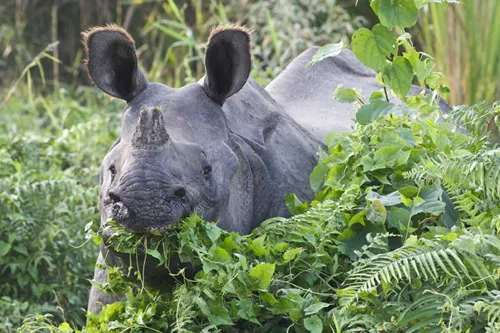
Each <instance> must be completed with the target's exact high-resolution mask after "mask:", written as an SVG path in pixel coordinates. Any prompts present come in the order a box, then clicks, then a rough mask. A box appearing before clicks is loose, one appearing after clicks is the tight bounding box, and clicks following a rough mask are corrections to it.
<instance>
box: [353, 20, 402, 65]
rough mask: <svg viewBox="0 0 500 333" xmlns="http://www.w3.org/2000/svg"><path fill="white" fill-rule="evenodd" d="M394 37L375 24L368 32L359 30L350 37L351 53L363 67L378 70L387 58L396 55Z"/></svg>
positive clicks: (362, 29) (363, 29) (387, 30)
mask: <svg viewBox="0 0 500 333" xmlns="http://www.w3.org/2000/svg"><path fill="white" fill-rule="evenodd" d="M396 45H397V41H396V37H395V36H394V34H393V33H392V31H390V30H389V29H387V28H386V27H384V26H382V25H380V24H377V25H375V26H374V27H373V30H372V31H370V30H368V29H366V28H361V29H359V30H357V31H356V32H354V34H353V35H352V51H353V52H354V54H355V55H356V57H357V58H358V59H359V61H361V62H362V63H363V64H364V65H365V66H367V67H370V68H371V69H374V70H380V69H382V68H383V67H384V65H385V64H386V63H387V57H388V56H390V55H391V54H396V52H397V49H396Z"/></svg>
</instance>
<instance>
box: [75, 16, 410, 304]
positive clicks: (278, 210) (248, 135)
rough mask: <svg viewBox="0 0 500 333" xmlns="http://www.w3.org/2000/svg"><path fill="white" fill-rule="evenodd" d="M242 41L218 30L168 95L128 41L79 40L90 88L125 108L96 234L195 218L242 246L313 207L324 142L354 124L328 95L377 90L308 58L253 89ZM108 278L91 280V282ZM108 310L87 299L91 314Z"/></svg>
mask: <svg viewBox="0 0 500 333" xmlns="http://www.w3.org/2000/svg"><path fill="white" fill-rule="evenodd" d="M249 40H250V37H249V34H248V32H247V31H246V30H245V29H244V28H241V27H238V26H227V27H218V28H215V29H214V30H213V32H212V34H211V35H210V38H209V40H208V43H207V47H206V57H205V67H206V74H205V76H204V77H203V78H202V79H201V80H200V81H198V82H197V83H193V84H188V85H186V86H184V87H182V88H171V87H168V86H166V85H164V84H161V83H150V82H148V80H147V79H146V76H145V75H144V73H143V72H142V71H141V69H140V68H139V67H138V63H137V56H136V52H135V45H134V44H135V43H134V40H133V39H132V37H131V36H130V35H129V34H128V33H127V32H126V31H125V30H123V29H121V28H119V27H117V26H114V25H113V26H107V27H101V28H93V29H91V30H89V31H87V32H86V33H84V44H85V48H86V53H87V58H88V59H87V61H86V65H87V69H88V72H89V74H90V77H91V78H92V80H93V81H94V83H95V85H96V86H97V87H98V88H99V89H101V90H102V91H103V92H104V93H106V94H108V95H111V96H113V97H116V98H120V99H123V100H125V101H126V102H127V105H126V107H125V109H124V110H123V113H122V125H121V135H120V138H119V139H118V140H117V141H116V142H115V143H114V144H113V145H112V147H111V148H110V150H109V151H108V153H107V154H106V156H105V157H104V160H103V162H102V165H101V176H100V185H101V189H100V195H99V198H100V207H99V208H100V211H101V225H103V224H104V223H105V222H106V221H107V220H108V219H114V220H116V221H117V223H118V224H120V225H121V226H122V227H123V228H125V229H127V230H130V231H134V232H167V231H168V229H169V228H171V227H172V226H173V225H175V224H176V223H177V222H179V220H180V219H181V218H183V217H185V216H188V215H189V214H191V213H192V212H193V211H194V210H196V211H197V212H198V214H199V215H200V216H201V217H202V218H203V219H205V220H208V221H217V223H218V225H219V226H220V227H221V228H223V229H226V230H228V231H236V232H239V233H242V234H246V233H249V232H250V231H251V230H252V229H253V228H255V227H257V226H258V225H259V224H260V223H261V222H262V221H264V220H265V219H267V218H270V217H275V216H288V215H289V213H288V210H287V207H286V205H285V197H286V196H288V195H289V194H291V193H295V194H296V195H297V196H298V197H299V198H301V199H303V200H311V199H312V198H313V195H314V193H313V191H312V190H311V187H310V185H309V174H310V173H311V171H312V169H313V168H314V166H315V165H316V164H317V159H318V155H317V153H318V151H319V149H323V148H324V144H323V140H324V138H325V137H326V135H327V134H328V133H329V132H332V131H348V130H349V129H350V127H351V125H352V124H353V118H354V110H353V109H352V107H351V106H350V105H348V104H339V103H337V102H336V101H334V99H333V91H334V90H335V88H336V87H337V85H338V84H343V85H344V86H346V87H357V88H361V89H362V91H363V94H365V95H367V96H369V94H371V93H372V92H374V91H376V90H379V89H380V88H381V87H380V86H379V85H378V84H377V82H376V80H375V73H374V72H373V71H371V70H369V69H367V68H366V67H364V66H363V65H362V64H361V63H359V62H358V61H357V60H356V58H355V57H354V55H353V54H352V52H351V51H349V50H344V51H342V52H341V53H340V55H338V56H336V57H334V58H328V59H325V60H323V61H321V62H319V63H318V64H315V65H313V66H308V67H306V64H307V63H308V62H309V61H310V60H311V57H312V56H313V54H314V53H315V52H316V48H311V49H308V50H307V51H305V52H304V53H302V54H301V55H300V56H299V57H298V58H296V59H295V60H294V61H293V62H292V63H291V64H290V65H289V66H288V67H287V68H286V69H285V70H284V72H283V73H281V74H280V75H279V76H278V77H277V78H276V79H274V81H272V82H271V83H270V84H269V85H268V86H267V88H265V89H264V88H263V87H262V86H260V85H259V84H258V83H257V82H256V81H255V80H253V79H252V78H249V74H250V70H251V52H250V46H249ZM414 89H417V88H414ZM106 251H108V250H107V249H106V248H105V246H104V245H101V249H100V253H99V258H98V263H100V264H103V263H104V258H105V256H108V257H109V258H111V257H112V255H109V253H106ZM106 276H107V272H106V270H103V269H101V268H96V270H95V276H94V279H95V280H98V281H101V282H104V281H105V280H106ZM116 299H117V298H116V296H112V295H108V294H105V293H103V292H101V291H99V290H97V289H95V288H92V290H91V294H90V299H89V308H88V309H89V311H90V312H94V313H95V312H98V311H100V308H101V306H102V305H103V304H107V303H110V302H113V301H115V300H116Z"/></svg>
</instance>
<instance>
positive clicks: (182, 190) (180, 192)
mask: <svg viewBox="0 0 500 333" xmlns="http://www.w3.org/2000/svg"><path fill="white" fill-rule="evenodd" d="M174 195H175V196H176V197H177V198H179V199H182V198H184V197H185V196H186V189H185V188H184V187H178V188H177V189H176V190H175V191H174Z"/></svg>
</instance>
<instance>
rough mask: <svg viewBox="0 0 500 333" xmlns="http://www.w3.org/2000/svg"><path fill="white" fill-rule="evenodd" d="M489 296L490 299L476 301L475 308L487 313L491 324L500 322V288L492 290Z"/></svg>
mask: <svg viewBox="0 0 500 333" xmlns="http://www.w3.org/2000/svg"><path fill="white" fill-rule="evenodd" d="M488 296H489V298H488V299H486V300H482V301H478V302H476V303H475V304H474V310H476V311H477V312H478V313H480V312H484V313H486V315H487V316H488V323H489V324H500V290H495V291H491V292H489V293H488Z"/></svg>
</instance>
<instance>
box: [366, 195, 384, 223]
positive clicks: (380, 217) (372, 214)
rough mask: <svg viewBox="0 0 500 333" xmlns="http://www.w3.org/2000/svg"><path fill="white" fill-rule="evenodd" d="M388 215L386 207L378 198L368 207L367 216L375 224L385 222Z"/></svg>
mask: <svg viewBox="0 0 500 333" xmlns="http://www.w3.org/2000/svg"><path fill="white" fill-rule="evenodd" d="M386 216H387V212H386V210H385V207H384V205H383V204H382V203H381V202H380V201H378V200H375V201H373V202H372V203H371V204H370V205H369V206H368V208H367V209H366V218H367V219H368V220H369V221H371V222H372V223H374V224H383V223H384V222H385V219H386Z"/></svg>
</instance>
